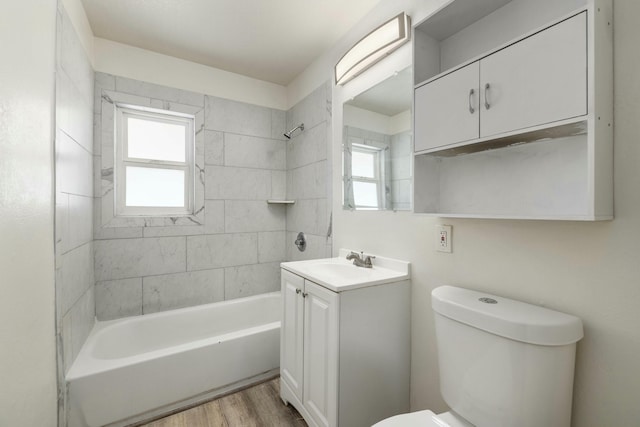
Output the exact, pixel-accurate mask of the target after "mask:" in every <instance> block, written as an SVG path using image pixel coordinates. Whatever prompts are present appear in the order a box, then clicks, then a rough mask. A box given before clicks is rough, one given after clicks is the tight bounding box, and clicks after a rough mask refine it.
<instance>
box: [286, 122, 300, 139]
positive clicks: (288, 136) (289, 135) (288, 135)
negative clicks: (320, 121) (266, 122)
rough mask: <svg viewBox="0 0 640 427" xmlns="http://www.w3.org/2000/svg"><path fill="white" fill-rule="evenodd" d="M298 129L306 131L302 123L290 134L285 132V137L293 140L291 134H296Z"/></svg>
mask: <svg viewBox="0 0 640 427" xmlns="http://www.w3.org/2000/svg"><path fill="white" fill-rule="evenodd" d="M297 129H300V131H301V132H302V131H303V130H304V123H300V124H299V125H298V126H296V127H294V128H293V129H291V130H290V131H289V132H285V133H284V136H286V137H287V139H291V134H293V132H295V131H296V130H297Z"/></svg>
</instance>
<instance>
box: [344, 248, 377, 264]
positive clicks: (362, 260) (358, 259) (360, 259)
mask: <svg viewBox="0 0 640 427" xmlns="http://www.w3.org/2000/svg"><path fill="white" fill-rule="evenodd" d="M347 259H348V260H349V261H351V260H353V265H355V266H356V267H364V268H371V267H373V264H372V263H371V260H372V259H375V256H373V255H367V256H366V257H365V256H364V252H360V253H359V254H358V253H357V252H353V251H352V252H351V253H350V254H349V255H347Z"/></svg>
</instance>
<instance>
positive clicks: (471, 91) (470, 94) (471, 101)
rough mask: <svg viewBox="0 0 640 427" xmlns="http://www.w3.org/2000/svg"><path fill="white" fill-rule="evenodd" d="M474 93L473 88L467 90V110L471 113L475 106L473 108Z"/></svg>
mask: <svg viewBox="0 0 640 427" xmlns="http://www.w3.org/2000/svg"><path fill="white" fill-rule="evenodd" d="M474 93H476V91H475V90H473V89H471V90H469V112H470V113H471V114H473V113H475V112H476V110H475V108H473V99H472V98H473V94H474Z"/></svg>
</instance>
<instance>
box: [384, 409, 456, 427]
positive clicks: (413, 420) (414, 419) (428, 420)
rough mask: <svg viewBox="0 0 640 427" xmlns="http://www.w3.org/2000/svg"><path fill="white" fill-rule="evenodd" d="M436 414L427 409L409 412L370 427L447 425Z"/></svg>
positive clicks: (439, 426)
mask: <svg viewBox="0 0 640 427" xmlns="http://www.w3.org/2000/svg"><path fill="white" fill-rule="evenodd" d="M449 426H450V425H449V424H447V423H446V422H444V421H443V420H441V419H440V418H439V417H438V416H437V415H436V414H434V413H433V412H431V411H429V410H428V409H427V410H424V411H417V412H409V413H408V414H400V415H396V416H393V417H390V418H386V419H384V420H382V421H380V422H378V423H375V424H374V425H373V426H372V427H449Z"/></svg>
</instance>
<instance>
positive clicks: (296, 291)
mask: <svg viewBox="0 0 640 427" xmlns="http://www.w3.org/2000/svg"><path fill="white" fill-rule="evenodd" d="M280 271H281V273H282V274H281V285H282V321H281V326H280V377H281V379H282V381H285V382H286V383H287V385H289V387H290V388H291V390H292V391H293V393H294V394H295V396H296V397H297V398H298V399H299V400H300V401H302V362H303V355H302V351H303V333H304V327H303V322H304V301H303V297H302V294H303V292H304V279H303V278H302V277H300V276H296V275H295V274H293V273H290V272H289V271H287V270H280Z"/></svg>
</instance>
